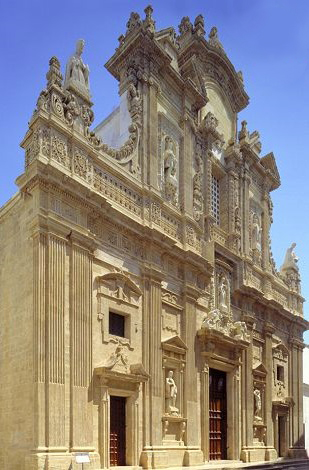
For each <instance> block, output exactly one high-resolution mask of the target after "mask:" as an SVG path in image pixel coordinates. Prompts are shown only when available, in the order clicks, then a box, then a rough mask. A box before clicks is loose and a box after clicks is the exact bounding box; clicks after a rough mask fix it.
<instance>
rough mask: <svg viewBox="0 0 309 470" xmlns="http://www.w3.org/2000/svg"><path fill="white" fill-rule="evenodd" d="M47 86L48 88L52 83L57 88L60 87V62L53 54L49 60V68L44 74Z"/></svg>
mask: <svg viewBox="0 0 309 470" xmlns="http://www.w3.org/2000/svg"><path fill="white" fill-rule="evenodd" d="M46 78H47V88H48V89H49V88H50V87H51V86H52V85H55V86H57V87H58V88H61V87H62V75H61V72H60V62H59V60H58V59H57V57H55V56H53V57H52V58H51V59H50V61H49V70H48V72H47V74H46Z"/></svg>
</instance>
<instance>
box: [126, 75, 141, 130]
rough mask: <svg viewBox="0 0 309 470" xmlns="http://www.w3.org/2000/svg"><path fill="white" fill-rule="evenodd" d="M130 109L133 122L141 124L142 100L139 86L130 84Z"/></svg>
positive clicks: (128, 95)
mask: <svg viewBox="0 0 309 470" xmlns="http://www.w3.org/2000/svg"><path fill="white" fill-rule="evenodd" d="M127 100H128V109H129V112H130V115H131V118H132V121H133V122H137V123H138V124H139V125H140V124H141V112H142V100H141V96H140V93H139V91H138V88H137V86H135V85H134V84H133V83H130V85H129V87H128V91H127Z"/></svg>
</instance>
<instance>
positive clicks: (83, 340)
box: [70, 236, 94, 452]
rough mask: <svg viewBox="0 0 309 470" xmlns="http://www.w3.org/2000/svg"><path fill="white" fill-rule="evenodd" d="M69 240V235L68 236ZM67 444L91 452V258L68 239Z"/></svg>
mask: <svg viewBox="0 0 309 470" xmlns="http://www.w3.org/2000/svg"><path fill="white" fill-rule="evenodd" d="M71 241H72V236H71ZM70 356H71V357H70V363H71V381H70V382H71V390H70V392H71V393H70V395H71V396H70V402H71V407H70V413H71V419H70V447H71V451H72V452H91V451H94V446H93V422H92V421H93V420H92V408H93V405H92V400H90V399H89V397H90V396H91V394H92V389H91V379H92V257H91V254H90V253H89V251H88V250H87V249H84V248H83V247H81V246H79V245H78V244H77V243H76V242H73V241H72V245H71V259H70Z"/></svg>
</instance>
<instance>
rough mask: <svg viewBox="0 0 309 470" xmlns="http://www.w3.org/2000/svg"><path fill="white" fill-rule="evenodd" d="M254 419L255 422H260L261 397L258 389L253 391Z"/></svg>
mask: <svg viewBox="0 0 309 470" xmlns="http://www.w3.org/2000/svg"><path fill="white" fill-rule="evenodd" d="M253 394H254V419H255V420H257V421H262V417H261V411H262V397H261V390H259V389H258V388H255V389H254V392H253Z"/></svg>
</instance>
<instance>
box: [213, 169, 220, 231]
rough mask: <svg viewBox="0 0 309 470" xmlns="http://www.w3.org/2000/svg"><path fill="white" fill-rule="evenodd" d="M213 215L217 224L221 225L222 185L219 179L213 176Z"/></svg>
mask: <svg viewBox="0 0 309 470" xmlns="http://www.w3.org/2000/svg"><path fill="white" fill-rule="evenodd" d="M211 213H212V215H213V216H214V218H215V223H216V224H217V225H219V224H220V183H219V180H218V178H216V177H215V176H214V175H212V182H211Z"/></svg>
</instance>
